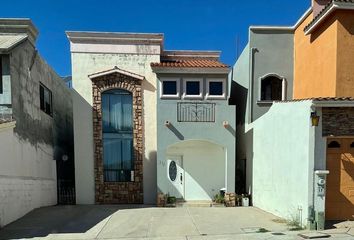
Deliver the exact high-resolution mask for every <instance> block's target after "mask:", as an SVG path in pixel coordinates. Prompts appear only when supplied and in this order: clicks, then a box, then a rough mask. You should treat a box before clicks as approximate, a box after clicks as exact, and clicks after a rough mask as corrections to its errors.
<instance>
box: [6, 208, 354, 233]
mask: <svg viewBox="0 0 354 240" xmlns="http://www.w3.org/2000/svg"><path fill="white" fill-rule="evenodd" d="M276 219H278V218H277V217H275V216H273V215H271V214H269V213H266V212H263V211H261V210H259V209H257V208H253V207H248V208H242V207H238V208H205V207H204V208H197V207H190V208H187V207H186V208H155V207H149V206H136V205H135V206H102V205H101V206H100V205H93V206H92V205H78V206H54V207H46V208H40V209H36V210H34V211H32V212H31V213H29V214H27V215H26V216H24V217H23V218H21V219H19V220H18V221H16V222H14V223H12V224H10V225H8V226H6V227H5V228H3V229H2V230H0V239H18V238H44V239H131V240H134V239H160V240H163V239H165V240H168V239H171V240H172V239H176V240H179V239H183V240H186V239H189V240H199V239H203V240H207V239H224V240H226V239H303V238H301V237H299V236H297V234H298V233H299V232H290V231H288V228H287V226H286V225H285V224H283V223H279V221H277V220H276ZM278 220H279V219H278ZM353 230H354V229H353ZM350 231H351V229H350V228H348V229H347V232H334V233H333V236H337V237H338V236H340V237H341V239H353V238H354V237H353V235H350V233H351V232H350ZM353 234H354V232H353Z"/></svg>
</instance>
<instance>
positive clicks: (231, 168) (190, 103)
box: [151, 51, 235, 201]
mask: <svg viewBox="0 0 354 240" xmlns="http://www.w3.org/2000/svg"><path fill="white" fill-rule="evenodd" d="M219 57H220V53H219V52H199V51H164V53H163V55H162V56H161V62H159V63H151V67H152V70H153V72H155V73H156V75H157V81H158V83H157V122H156V125H157V136H158V137H157V187H158V192H160V193H164V194H169V195H171V196H176V197H177V198H179V199H183V200H185V201H195V200H196V201H200V200H204V201H211V200H213V199H214V197H215V195H216V194H219V192H220V190H221V189H225V191H226V192H232V193H233V192H235V106H232V105H230V104H229V98H230V91H229V90H230V83H229V79H228V74H229V68H228V66H226V65H225V64H222V63H220V62H219ZM209 171H210V172H211V171H212V174H206V172H209Z"/></svg>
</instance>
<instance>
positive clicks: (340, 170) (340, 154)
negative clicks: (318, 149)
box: [326, 137, 354, 220]
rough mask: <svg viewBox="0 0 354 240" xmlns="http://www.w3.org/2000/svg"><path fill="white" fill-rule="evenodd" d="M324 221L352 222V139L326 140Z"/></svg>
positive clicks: (353, 144)
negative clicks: (327, 172) (327, 171)
mask: <svg viewBox="0 0 354 240" xmlns="http://www.w3.org/2000/svg"><path fill="white" fill-rule="evenodd" d="M326 168H327V170H329V174H328V176H327V190H326V220H354V137H340V138H328V139H327V160H326Z"/></svg>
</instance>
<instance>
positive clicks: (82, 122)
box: [67, 32, 235, 204]
mask: <svg viewBox="0 0 354 240" xmlns="http://www.w3.org/2000/svg"><path fill="white" fill-rule="evenodd" d="M67 36H68V38H69V40H70V45H71V55H72V87H73V89H74V90H75V91H76V96H75V97H74V129H75V130H74V131H75V136H76V137H75V159H76V160H75V170H76V175H75V176H76V189H77V191H76V199H77V202H78V203H89V204H93V203H145V204H156V200H157V199H156V196H157V194H158V193H163V194H170V195H174V196H176V197H178V198H182V199H184V200H210V199H211V198H212V197H213V195H215V194H217V193H218V192H219V191H220V189H221V188H227V190H228V191H231V192H234V187H235V186H234V182H233V179H234V165H235V160H234V151H235V143H234V141H233V140H232V139H234V135H235V133H234V131H235V130H234V120H233V119H234V116H235V111H234V110H233V107H232V106H228V101H227V100H228V98H229V91H228V89H229V83H228V80H227V76H228V73H229V70H228V67H227V66H226V65H224V64H222V63H220V62H219V52H207V51H206V52H203V51H166V50H164V49H163V35H162V34H138V33H137V34H136V33H99V32H67ZM184 61H186V62H184ZM184 63H185V64H184ZM196 63H197V65H193V64H196ZM205 63H207V64H206V66H205V65H204V64H205ZM189 64H192V65H189ZM208 64H210V65H208ZM190 84H192V85H193V86H192V89H190V87H188V88H187V86H189V85H190ZM213 84H214V85H215V84H216V86H215V87H214V88H215V89H214V88H212V89H209V86H211V85H213ZM210 90H212V91H214V92H210ZM186 91H192V92H190V94H187V92H186ZM213 94H216V95H215V96H214V95H213ZM189 95H190V96H189ZM187 104H190V108H189V106H187ZM182 107H183V109H184V110H182ZM199 111H202V114H200V113H199ZM183 114H185V115H183ZM182 115H183V116H182ZM187 115H188V116H187ZM187 118H188V119H187ZM223 122H225V123H224V124H223ZM224 125H225V126H227V129H228V130H227V129H225V127H224ZM220 131H224V132H225V133H226V136H225V135H223V134H221V133H220ZM228 140H230V141H228ZM193 144H194V145H195V148H196V149H198V151H199V152H198V153H197V152H193V151H192V150H191V146H192V145H193ZM206 149H207V150H208V151H211V152H212V154H211V155H206V153H205V152H204V151H205V150H206ZM204 158H205V159H204ZM203 160H204V162H203ZM171 162H173V164H172V165H171ZM182 162H183V164H184V165H183V164H182ZM188 164H189V165H188ZM199 164H205V165H204V167H200V166H199ZM187 165H188V166H189V167H188V168H187V169H188V170H186V169H184V168H183V167H185V168H186V167H187ZM205 167H207V168H208V169H210V170H211V169H214V168H215V169H217V170H218V174H217V176H216V177H215V179H207V178H205V176H202V175H203V173H204V170H203V169H205ZM170 169H171V172H169V171H170ZM187 171H190V172H187ZM169 173H171V174H172V175H174V176H170V175H169ZM177 174H178V178H177ZM181 186H183V187H181ZM176 187H178V188H176ZM194 193H195V194H194Z"/></svg>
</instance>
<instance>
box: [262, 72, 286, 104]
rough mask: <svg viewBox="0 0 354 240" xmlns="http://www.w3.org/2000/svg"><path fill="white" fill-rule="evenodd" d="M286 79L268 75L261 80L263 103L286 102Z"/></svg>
mask: <svg viewBox="0 0 354 240" xmlns="http://www.w3.org/2000/svg"><path fill="white" fill-rule="evenodd" d="M283 81H284V79H283V78H281V77H278V76H276V75H273V74H272V75H268V76H265V77H263V78H262V79H261V101H277V100H278V101H281V100H285V99H283V98H284V94H283V91H285V89H284V82H283Z"/></svg>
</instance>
